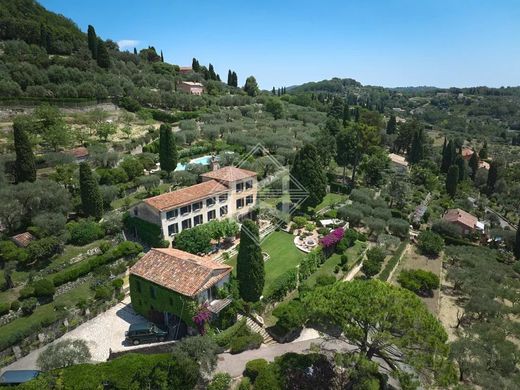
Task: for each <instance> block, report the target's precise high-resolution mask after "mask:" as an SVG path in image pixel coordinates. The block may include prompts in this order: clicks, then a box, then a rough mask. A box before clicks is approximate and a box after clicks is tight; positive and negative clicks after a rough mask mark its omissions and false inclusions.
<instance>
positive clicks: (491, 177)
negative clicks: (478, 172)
mask: <svg viewBox="0 0 520 390" xmlns="http://www.w3.org/2000/svg"><path fill="white" fill-rule="evenodd" d="M497 179H498V162H497V161H496V160H494V161H491V164H489V172H488V177H487V192H488V194H492V193H493V192H494V191H495V185H496V183H497Z"/></svg>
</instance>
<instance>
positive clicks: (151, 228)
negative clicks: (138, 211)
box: [123, 214, 163, 248]
mask: <svg viewBox="0 0 520 390" xmlns="http://www.w3.org/2000/svg"><path fill="white" fill-rule="evenodd" d="M123 224H124V226H125V228H126V229H128V230H129V231H132V232H134V231H135V232H136V233H137V236H138V237H139V239H140V240H142V241H143V242H144V243H145V244H147V245H149V246H150V247H153V248H162V247H163V246H162V241H163V237H162V233H161V228H160V226H158V225H156V224H154V223H150V222H148V221H144V220H142V219H140V218H135V217H131V216H130V215H129V214H125V215H124V217H123Z"/></svg>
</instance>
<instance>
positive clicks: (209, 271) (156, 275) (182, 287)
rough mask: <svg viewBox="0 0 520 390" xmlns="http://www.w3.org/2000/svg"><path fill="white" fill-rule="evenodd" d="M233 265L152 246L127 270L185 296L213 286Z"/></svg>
mask: <svg viewBox="0 0 520 390" xmlns="http://www.w3.org/2000/svg"><path fill="white" fill-rule="evenodd" d="M231 269H232V267H231V266H229V265H226V264H220V263H217V262H215V261H212V260H209V259H204V258H202V257H200V256H196V255H193V254H191V253H188V252H184V251H181V250H178V249H174V248H152V249H151V250H150V251H149V252H148V253H147V254H146V255H144V256H143V257H142V258H141V259H140V260H139V261H138V262H137V263H135V264H134V265H133V266H132V267H131V268H130V273H131V274H133V275H136V276H139V277H141V278H143V279H146V280H149V281H151V282H153V283H155V284H158V285H160V286H163V287H165V288H167V289H170V290H173V291H176V292H178V293H180V294H182V295H186V296H188V297H195V296H196V295H197V294H199V293H200V292H202V291H204V290H206V289H208V288H210V287H211V286H213V285H215V284H216V283H217V282H218V281H220V280H222V279H223V278H224V277H225V276H226V275H229V274H230V273H231Z"/></svg>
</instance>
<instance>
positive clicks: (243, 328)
mask: <svg viewBox="0 0 520 390" xmlns="http://www.w3.org/2000/svg"><path fill="white" fill-rule="evenodd" d="M244 333H247V325H246V319H245V318H243V319H242V320H240V321H238V322H236V323H234V324H233V325H231V326H230V327H229V328H227V329H226V330H224V331H223V332H220V333H219V334H217V335H215V336H214V340H215V342H216V343H217V345H218V346H219V347H222V348H229V345H230V344H231V340H233V338H235V337H236V336H237V335H238V334H244Z"/></svg>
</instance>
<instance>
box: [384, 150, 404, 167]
mask: <svg viewBox="0 0 520 390" xmlns="http://www.w3.org/2000/svg"><path fill="white" fill-rule="evenodd" d="M388 158H389V159H390V160H392V162H393V163H394V164H399V165H402V166H403V167H407V166H408V161H406V159H405V158H404V157H403V156H400V155H398V154H395V153H389V154H388Z"/></svg>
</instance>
